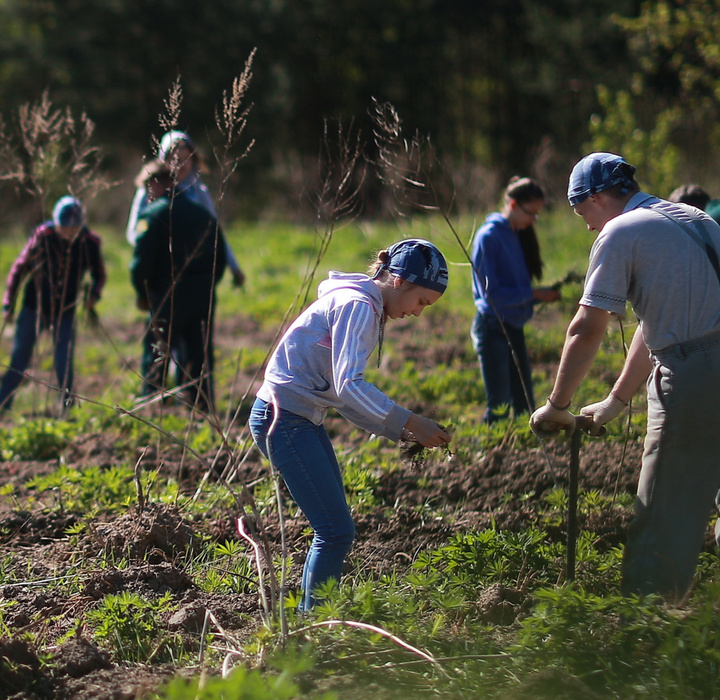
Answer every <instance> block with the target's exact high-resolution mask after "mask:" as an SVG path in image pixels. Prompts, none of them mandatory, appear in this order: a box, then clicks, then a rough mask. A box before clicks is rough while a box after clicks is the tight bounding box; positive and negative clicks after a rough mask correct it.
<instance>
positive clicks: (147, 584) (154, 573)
mask: <svg viewBox="0 0 720 700" xmlns="http://www.w3.org/2000/svg"><path fill="white" fill-rule="evenodd" d="M194 586H195V584H194V583H193V582H192V579H191V578H190V577H189V576H188V575H187V574H186V573H185V572H184V571H183V570H182V569H178V568H177V567H176V566H174V565H173V564H172V563H171V562H167V561H163V562H159V563H150V562H146V563H142V564H135V565H132V566H129V567H127V568H126V569H104V570H102V571H99V572H97V573H96V574H94V575H93V576H92V577H91V578H90V580H89V581H88V582H87V583H86V584H85V587H84V590H83V592H84V593H85V595H88V596H90V597H91V598H93V599H95V600H99V599H100V598H103V597H104V596H106V595H111V594H112V595H114V594H117V593H120V592H121V591H131V592H133V593H138V594H141V595H163V594H164V593H168V592H170V593H180V592H182V591H186V590H188V589H189V588H193V587H194Z"/></svg>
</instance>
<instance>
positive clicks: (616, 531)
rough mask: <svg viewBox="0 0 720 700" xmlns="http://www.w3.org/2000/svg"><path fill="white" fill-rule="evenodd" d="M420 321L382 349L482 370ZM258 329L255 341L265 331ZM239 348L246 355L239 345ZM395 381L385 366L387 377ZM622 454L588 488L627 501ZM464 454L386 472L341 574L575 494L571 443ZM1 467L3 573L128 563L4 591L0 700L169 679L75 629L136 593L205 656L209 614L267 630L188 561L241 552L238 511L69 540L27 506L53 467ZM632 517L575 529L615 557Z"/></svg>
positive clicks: (607, 449) (631, 484)
mask: <svg viewBox="0 0 720 700" xmlns="http://www.w3.org/2000/svg"><path fill="white" fill-rule="evenodd" d="M420 321H422V319H421V320H420ZM414 323H415V325H414V327H413V331H412V332H410V331H409V330H408V329H409V326H407V325H404V324H403V323H399V324H397V326H396V327H395V328H394V329H392V330H389V332H388V338H387V341H386V342H387V343H388V344H390V343H393V344H395V345H396V346H397V347H398V348H399V350H398V353H397V355H398V356H401V355H403V356H405V357H409V358H412V359H413V361H415V362H416V363H419V364H420V365H421V366H425V367H431V366H433V365H434V364H435V363H439V362H442V363H451V362H458V361H459V362H468V363H472V364H473V365H475V362H476V360H475V358H474V357H472V355H471V352H468V349H467V346H468V343H467V338H466V329H464V328H463V329H457V330H456V331H455V337H453V332H448V333H447V334H443V336H442V337H443V338H444V340H442V341H440V340H438V341H437V342H433V343H431V344H427V343H426V342H421V341H426V339H427V337H428V335H429V334H430V333H431V332H432V336H433V337H438V333H437V332H436V331H434V332H433V330H432V329H431V328H430V327H429V326H428V325H427V323H425V324H423V323H421V322H415V321H414ZM245 330H246V331H247V329H245ZM254 331H256V332H258V333H259V332H260V331H259V330H258V329H257V328H255V329H254ZM118 332H121V331H118ZM241 335H242V334H241ZM218 336H219V337H218V347H219V348H223V347H230V346H231V345H233V342H234V339H235V338H237V336H238V333H237V328H232V327H230V325H229V324H224V325H223V324H220V327H219V329H218ZM234 347H235V351H237V345H236V344H235V346H234ZM385 369H388V368H385ZM392 369H393V368H392V367H390V368H389V370H390V372H392ZM250 379H251V378H250V377H249V376H248V377H243V378H242V380H246V381H250ZM242 380H241V382H242ZM80 381H83V382H85V386H84V387H83V389H84V390H86V391H90V390H91V388H92V387H96V386H102V383H103V380H102V378H101V377H84V378H82V379H81V380H80ZM478 381H479V379H478ZM241 382H240V384H241ZM419 408H425V409H427V408H428V407H419ZM3 420H4V421H5V422H7V421H9V420H11V419H9V418H5V419H3ZM328 428H329V430H330V432H331V434H332V435H334V436H335V437H336V439H340V440H342V441H346V442H347V443H350V442H351V440H352V439H357V438H356V437H351V435H350V430H351V427H350V426H348V424H347V423H345V422H344V421H342V420H341V419H339V418H332V419H329V422H328ZM622 451H623V446H622V445H618V444H609V443H605V442H603V441H601V440H591V439H589V438H586V439H584V440H583V443H582V448H581V484H580V486H581V488H582V489H587V490H590V489H594V490H598V491H601V492H603V493H605V494H612V493H614V492H619V493H632V492H633V491H634V488H635V481H636V470H637V465H638V463H639V458H640V451H641V446H640V445H639V444H638V443H630V444H628V445H627V453H626V454H625V455H624V456H623V455H622ZM457 454H465V453H464V452H463V451H462V450H458V452H457V453H456V455H455V456H453V457H448V456H447V455H446V454H445V453H438V454H433V455H431V456H430V457H429V458H428V459H427V460H426V461H425V463H424V464H422V465H420V466H418V465H413V464H412V463H411V462H410V461H409V460H408V461H403V460H401V459H399V460H398V466H397V468H396V469H394V470H393V471H389V472H388V471H383V472H382V473H380V474H378V486H377V489H376V496H377V497H378V498H379V500H380V505H379V506H377V507H373V508H372V509H370V510H369V511H368V512H363V513H361V514H358V515H357V516H356V524H357V539H356V543H355V545H354V547H353V550H352V552H351V555H350V557H349V559H348V562H347V565H346V571H347V573H348V574H350V575H353V574H356V573H358V572H361V573H363V574H367V573H374V574H376V575H379V574H383V573H389V572H391V571H397V572H403V571H405V570H407V569H408V567H409V566H410V565H411V564H412V562H413V561H414V560H415V558H416V557H417V555H418V553H419V552H422V551H424V550H427V549H428V548H431V547H435V546H439V545H442V544H443V543H445V542H446V541H447V540H448V538H449V537H450V536H451V535H452V534H453V533H456V532H459V531H464V530H468V529H471V528H484V527H489V526H491V525H493V524H494V525H495V526H496V527H499V528H506V529H510V530H519V529H520V528H523V527H525V526H527V525H528V523H529V522H531V521H532V518H533V516H534V513H535V512H536V508H537V505H538V503H540V502H541V501H542V498H543V496H544V495H545V494H547V492H548V491H549V490H550V489H552V488H553V487H554V486H555V485H556V483H557V485H559V486H561V487H566V486H567V479H566V475H567V464H568V459H569V449H568V444H567V442H566V441H565V442H555V443H548V444H547V447H545V448H541V447H540V446H534V447H532V448H529V449H519V448H516V447H515V446H513V445H512V444H507V445H504V446H501V447H497V448H494V449H491V450H489V451H487V452H485V453H480V452H475V453H471V454H470V455H469V456H467V455H466V456H464V457H458V456H457ZM138 457H141V459H144V460H148V461H149V462H151V463H152V462H156V458H157V455H154V454H152V452H150V453H144V454H143V455H138ZM64 459H65V461H66V462H67V463H69V464H71V465H72V466H74V467H76V468H78V469H81V468H83V467H86V466H90V465H93V466H100V467H108V466H111V465H112V464H113V461H114V455H113V444H112V443H109V442H108V440H107V439H106V438H105V437H104V436H103V435H101V434H92V433H88V434H83V435H81V436H80V437H79V438H78V439H77V440H76V441H75V443H74V444H73V445H71V446H70V447H69V448H68V449H67V450H66V452H65V453H64ZM2 466H3V468H2V470H0V486H1V485H5V484H13V485H14V488H15V491H14V498H13V499H11V498H8V497H2V499H0V542H1V543H2V548H3V559H4V560H5V561H4V563H3V566H4V567H5V569H6V570H13V569H14V570H16V571H17V572H18V574H17V578H18V580H19V581H20V582H22V581H30V580H32V581H37V580H42V581H47V580H53V579H56V580H57V581H58V582H60V581H62V577H64V576H71V575H72V572H73V571H74V570H75V569H76V568H77V566H76V564H77V561H78V559H79V558H82V559H83V560H84V561H85V564H86V565H87V562H88V561H92V558H93V557H97V555H98V552H100V550H105V552H106V553H112V554H114V555H115V556H117V558H118V559H119V558H121V557H125V558H126V559H127V565H126V566H123V567H118V568H113V567H107V566H103V567H101V566H100V565H99V564H98V567H97V569H96V571H94V572H93V573H91V574H90V575H87V576H86V578H85V579H84V580H83V581H82V583H81V585H80V587H79V590H76V591H75V592H73V593H71V594H65V593H62V591H63V590H65V588H64V587H63V586H60V585H58V586H56V587H46V588H41V587H39V586H37V585H34V584H31V583H18V584H13V585H8V586H5V587H4V588H2V590H0V606H2V609H3V611H4V622H5V625H6V626H7V633H6V634H4V635H3V636H2V638H0V700H5V699H10V698H12V699H13V700H19V699H20V698H28V699H30V700H32V699H37V700H41V699H43V700H44V699H48V700H71V699H72V700H85V699H86V698H87V699H89V698H115V699H118V700H120V699H126V698H127V699H128V700H130V699H131V698H140V697H142V695H143V694H144V693H147V692H149V691H151V690H153V689H156V688H157V687H158V686H159V685H161V684H162V683H164V682H165V681H167V680H168V679H169V678H170V677H171V676H172V675H173V673H174V670H173V667H172V666H171V665H170V664H167V663H153V664H147V665H127V664H117V663H115V662H113V660H112V659H111V657H110V655H109V654H108V653H107V652H106V651H104V650H102V649H100V648H99V647H98V646H97V645H96V644H95V643H93V642H92V641H90V635H89V633H88V632H87V631H86V630H84V629H82V628H77V629H74V620H75V619H76V618H77V617H78V616H79V615H81V614H82V613H84V612H86V611H88V610H91V609H93V608H94V607H96V606H97V604H98V601H99V600H101V599H102V598H103V597H104V596H106V595H108V594H111V593H116V594H117V593H121V592H131V593H139V594H141V595H143V596H147V597H149V598H157V597H159V596H162V595H165V594H169V595H170V596H171V598H172V601H173V602H174V604H175V605H176V607H177V609H176V610H175V611H174V612H172V614H168V615H167V616H166V619H164V624H165V625H166V626H167V630H168V632H170V633H173V634H178V635H181V636H183V638H184V639H186V640H187V645H188V648H191V649H197V647H198V639H199V637H200V631H201V630H202V628H203V624H204V623H205V621H206V611H209V612H210V613H211V614H212V618H210V619H212V624H213V625H217V626H220V627H221V628H222V629H223V630H224V631H225V633H226V634H228V635H231V636H232V638H233V639H235V640H237V641H238V643H242V642H243V641H248V640H249V639H250V635H251V633H252V630H253V629H254V628H256V627H257V624H258V621H259V619H260V611H261V608H260V602H259V599H258V596H257V595H256V593H243V594H234V595H211V594H207V593H204V592H203V591H202V590H200V589H199V588H198V587H197V586H196V584H195V583H194V581H193V579H192V577H191V576H190V575H189V574H188V573H187V572H186V571H185V570H184V569H183V567H182V564H181V563H180V562H181V559H182V556H181V555H182V553H183V552H184V551H185V550H186V548H187V547H188V546H191V545H192V544H193V543H194V542H196V541H197V540H198V538H201V537H204V538H208V537H209V538H212V539H215V540H216V541H219V542H222V541H225V540H228V539H235V540H238V539H239V537H238V535H237V534H236V529H235V528H236V515H237V514H236V512H234V511H233V510H228V511H227V512H213V513H212V515H209V516H208V517H207V518H205V519H195V520H192V521H188V520H187V519H186V518H185V517H184V514H183V513H182V512H181V511H179V510H178V509H177V508H175V507H173V506H170V505H166V504H163V503H157V502H152V501H151V502H148V503H145V504H144V507H143V508H142V509H140V508H139V507H137V506H136V507H134V508H131V509H130V510H129V512H128V513H127V514H126V515H124V516H122V517H119V518H116V519H114V520H110V521H106V522H103V521H101V520H92V521H91V527H89V528H87V529H86V530H85V531H84V532H83V533H81V534H79V535H76V536H74V537H72V536H70V535H68V534H67V530H68V528H69V527H72V526H73V525H76V524H77V523H79V522H80V521H81V520H82V519H83V517H84V515H85V514H82V513H72V512H64V511H63V510H62V509H61V508H58V507H54V504H48V503H43V502H40V501H34V502H33V501H31V500H27V499H26V498H24V496H26V495H27V492H26V491H24V486H23V485H24V484H25V482H26V481H27V480H28V479H29V478H31V477H33V476H37V475H40V474H48V473H51V472H52V471H53V470H54V469H56V468H57V466H58V460H49V461H46V462H43V461H34V462H7V463H4V464H3V465H2ZM161 468H162V470H164V471H166V472H167V473H168V474H169V475H171V476H173V477H175V476H177V475H178V474H180V475H181V477H182V479H183V484H184V487H185V488H186V490H187V491H188V492H189V493H192V492H193V491H194V489H195V488H196V487H197V484H198V481H199V480H200V478H201V477H202V476H203V473H202V471H201V470H199V469H198V468H193V466H192V463H191V462H189V461H187V462H186V463H183V464H182V465H181V463H180V457H179V455H175V454H174V453H173V452H172V450H170V451H169V452H168V454H167V455H163V462H162V467H161ZM264 474H265V466H264V465H263V464H262V463H261V462H260V460H259V459H258V457H257V455H254V454H252V453H251V456H250V457H249V458H248V459H247V460H246V461H245V462H244V464H243V465H242V470H241V473H240V474H239V476H238V478H237V479H236V482H237V481H245V483H251V482H253V481H254V480H255V479H257V478H259V477H262V476H263V475H264ZM215 477H216V475H211V477H210V478H211V479H213V478H215ZM629 517H630V513H624V512H620V513H619V514H616V515H597V516H594V517H593V518H592V519H591V520H585V521H583V522H581V523H580V526H581V527H583V528H587V529H592V530H593V531H594V532H596V533H597V536H598V538H602V539H603V540H604V541H606V543H607V545H608V546H614V545H617V544H620V543H622V542H623V540H624V533H625V530H626V527H627V524H628V520H629ZM265 525H266V533H267V537H268V538H269V541H270V544H271V546H272V547H273V548H274V549H275V551H278V549H279V543H280V528H279V523H278V522H277V518H274V519H273V518H272V517H271V518H270V519H269V521H268V522H267V523H265ZM285 527H286V537H287V542H288V547H289V549H290V551H291V552H292V553H293V554H294V555H295V556H294V557H293V558H294V564H293V568H292V570H291V572H290V585H291V586H293V587H297V586H298V584H299V579H300V572H301V567H302V563H303V559H304V555H305V551H306V548H307V542H308V533H307V528H308V526H307V522H306V521H305V519H304V518H303V517H302V515H298V516H296V517H288V518H287V519H286V521H285ZM551 534H553V533H551ZM553 536H557V537H562V536H563V533H562V532H561V531H558V532H557V533H554V534H553ZM90 568H92V567H90ZM522 605H523V601H522V599H521V598H519V597H518V596H517V592H515V591H512V590H508V589H503V588H502V587H500V586H495V587H491V588H489V589H488V590H486V591H479V592H478V605H477V610H478V614H479V615H480V616H481V617H482V618H483V619H484V620H487V621H488V622H492V623H494V624H506V623H507V622H508V621H511V620H513V619H514V618H515V616H516V615H517V611H518V609H519V608H520V607H521V606H522ZM28 632H33V633H38V634H37V635H36V637H35V638H43V639H58V638H59V637H60V636H61V635H64V634H66V633H71V634H69V635H68V638H69V641H66V642H64V643H61V644H58V645H55V646H51V647H44V648H36V647H34V646H33V644H32V643H31V642H29V641H27V640H28V639H29V638H30V637H28V636H27V635H26V633H28ZM40 633H42V634H40ZM544 680H547V679H542V678H539V679H537V683H538V686H540V685H542V683H543V681H544ZM538 697H539V696H538ZM542 697H544V695H543V696H542ZM563 697H565V696H563ZM568 697H570V695H568Z"/></svg>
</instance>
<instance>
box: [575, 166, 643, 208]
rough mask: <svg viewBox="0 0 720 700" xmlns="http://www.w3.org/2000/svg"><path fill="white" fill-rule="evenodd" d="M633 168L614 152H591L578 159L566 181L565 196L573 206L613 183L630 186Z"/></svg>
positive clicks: (633, 172) (611, 185)
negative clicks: (566, 190) (566, 189)
mask: <svg viewBox="0 0 720 700" xmlns="http://www.w3.org/2000/svg"><path fill="white" fill-rule="evenodd" d="M634 174H635V168H634V167H633V166H632V165H628V163H627V162H626V160H625V159H624V158H623V157H622V156H618V155H615V154H614V153H591V154H590V155H587V156H585V157H584V158H583V159H582V160H581V161H579V162H578V163H577V164H576V165H575V167H574V168H573V170H572V172H571V173H570V180H569V182H568V193H567V198H568V202H570V206H571V207H574V206H576V205H578V204H580V202H582V201H584V200H586V199H587V198H588V197H589V196H590V195H591V194H597V193H598V192H602V191H603V190H607V189H609V188H611V187H614V186H615V185H623V186H625V187H628V188H629V187H631V186H632V184H633V175H634Z"/></svg>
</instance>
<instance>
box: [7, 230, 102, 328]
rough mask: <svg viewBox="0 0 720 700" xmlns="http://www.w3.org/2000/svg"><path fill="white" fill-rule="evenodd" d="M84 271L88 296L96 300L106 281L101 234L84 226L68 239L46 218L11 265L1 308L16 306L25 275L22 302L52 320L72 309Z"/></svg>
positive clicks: (75, 302)
mask: <svg viewBox="0 0 720 700" xmlns="http://www.w3.org/2000/svg"><path fill="white" fill-rule="evenodd" d="M86 272H89V273H90V289H89V291H88V296H89V299H91V300H93V301H96V300H97V299H99V298H100V293H101V291H102V288H103V285H104V284H105V265H104V263H103V259H102V253H101V251H100V238H99V237H98V236H97V235H95V234H94V233H93V232H92V231H90V230H89V229H88V228H86V227H83V228H82V229H81V231H80V233H79V234H78V235H77V236H76V237H75V239H74V240H73V241H72V242H71V241H68V240H66V239H64V238H62V237H61V236H59V235H58V233H57V232H56V231H55V227H54V226H53V223H52V222H51V221H46V222H45V223H43V224H40V226H38V227H37V228H36V229H35V230H34V231H33V232H32V235H31V236H30V239H29V240H28V242H27V244H26V245H25V247H24V248H23V250H22V252H21V253H20V255H19V256H18V258H17V260H15V262H14V263H13V266H12V268H11V269H10V274H9V275H8V281H7V287H6V288H5V296H4V297H3V308H4V309H12V308H13V307H14V306H15V300H16V299H17V296H18V290H19V288H20V284H21V283H22V282H23V280H24V279H25V278H26V277H27V278H28V280H27V283H26V284H25V292H24V296H23V306H26V307H28V308H30V309H34V310H40V311H41V312H42V316H43V320H44V321H45V322H46V323H52V322H54V321H56V320H58V319H59V318H60V317H61V316H62V315H63V314H65V313H68V312H73V311H74V309H75V306H76V304H77V297H78V293H79V291H80V287H81V284H82V281H83V278H84V276H85V273H86Z"/></svg>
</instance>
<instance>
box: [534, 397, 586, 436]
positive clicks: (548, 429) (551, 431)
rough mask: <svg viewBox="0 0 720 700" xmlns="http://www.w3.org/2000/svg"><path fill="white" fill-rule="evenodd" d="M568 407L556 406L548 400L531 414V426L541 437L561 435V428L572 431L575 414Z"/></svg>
mask: <svg viewBox="0 0 720 700" xmlns="http://www.w3.org/2000/svg"><path fill="white" fill-rule="evenodd" d="M568 409H569V407H568V408H565V409H559V408H555V406H553V405H552V404H551V403H550V401H548V402H547V403H546V404H545V405H544V406H543V407H542V408H538V409H537V410H536V411H535V412H534V413H533V414H532V416H530V428H531V429H532V431H533V433H535V435H537V436H538V437H539V438H551V437H556V436H557V435H559V433H560V431H561V430H565V431H569V432H572V431H573V430H574V428H575V416H574V415H573V414H572V413H570V411H569V410H568Z"/></svg>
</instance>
